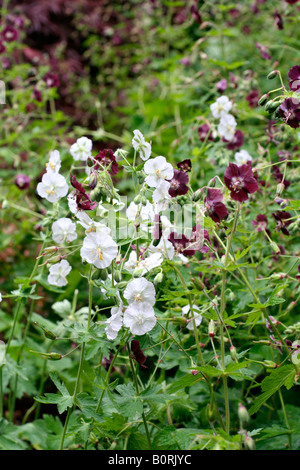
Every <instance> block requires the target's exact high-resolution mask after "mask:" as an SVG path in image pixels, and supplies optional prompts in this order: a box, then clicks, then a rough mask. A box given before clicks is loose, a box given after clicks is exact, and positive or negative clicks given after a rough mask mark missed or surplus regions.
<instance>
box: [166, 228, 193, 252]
mask: <svg viewBox="0 0 300 470" xmlns="http://www.w3.org/2000/svg"><path fill="white" fill-rule="evenodd" d="M168 240H169V241H170V242H171V243H172V245H173V246H174V248H175V250H176V251H177V253H182V254H183V255H185V256H193V255H194V254H195V250H194V249H193V248H192V242H191V241H190V240H189V239H188V238H187V237H186V236H185V235H183V234H181V235H178V234H177V233H176V232H171V233H170V236H169V238H168Z"/></svg>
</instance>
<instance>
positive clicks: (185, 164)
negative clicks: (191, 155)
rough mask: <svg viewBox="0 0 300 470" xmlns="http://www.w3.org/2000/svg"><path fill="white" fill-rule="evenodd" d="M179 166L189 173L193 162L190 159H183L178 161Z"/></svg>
mask: <svg viewBox="0 0 300 470" xmlns="http://www.w3.org/2000/svg"><path fill="white" fill-rule="evenodd" d="M177 167H178V168H179V169H180V170H182V171H185V172H186V173H188V172H189V171H191V169H192V162H191V160H189V159H187V160H183V161H182V162H179V163H177Z"/></svg>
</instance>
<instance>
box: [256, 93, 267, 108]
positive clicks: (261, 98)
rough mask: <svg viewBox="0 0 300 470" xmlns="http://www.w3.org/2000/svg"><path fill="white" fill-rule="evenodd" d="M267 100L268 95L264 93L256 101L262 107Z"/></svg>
mask: <svg viewBox="0 0 300 470" xmlns="http://www.w3.org/2000/svg"><path fill="white" fill-rule="evenodd" d="M268 99H269V93H266V94H264V95H262V96H261V97H260V99H259V100H258V105H259V106H263V105H264V104H266V102H267V101H268Z"/></svg>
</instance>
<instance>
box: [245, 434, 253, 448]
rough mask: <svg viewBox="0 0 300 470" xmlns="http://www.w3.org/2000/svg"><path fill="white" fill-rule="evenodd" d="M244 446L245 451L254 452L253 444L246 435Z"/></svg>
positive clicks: (250, 438)
mask: <svg viewBox="0 0 300 470" xmlns="http://www.w3.org/2000/svg"><path fill="white" fill-rule="evenodd" d="M244 445H245V448H246V449H247V450H255V442H254V440H253V439H252V437H250V436H248V434H247V436H246V437H245V440H244Z"/></svg>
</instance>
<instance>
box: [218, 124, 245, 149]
mask: <svg viewBox="0 0 300 470" xmlns="http://www.w3.org/2000/svg"><path fill="white" fill-rule="evenodd" d="M222 140H223V142H226V143H227V145H226V147H227V148H228V150H236V149H239V148H241V147H242V145H243V143H244V134H243V133H242V131H240V130H239V129H238V130H236V131H235V133H234V136H233V139H231V140H230V141H228V140H226V139H224V138H223V139H222Z"/></svg>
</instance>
